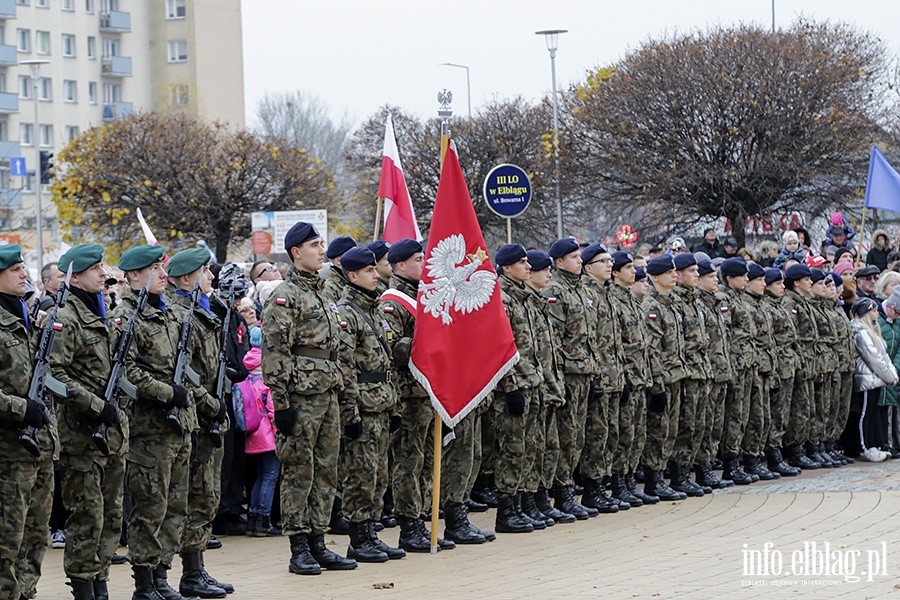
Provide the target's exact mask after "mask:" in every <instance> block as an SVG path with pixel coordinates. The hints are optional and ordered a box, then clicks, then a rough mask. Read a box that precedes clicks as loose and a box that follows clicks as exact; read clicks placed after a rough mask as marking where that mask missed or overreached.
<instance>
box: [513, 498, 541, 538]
mask: <svg viewBox="0 0 900 600" xmlns="http://www.w3.org/2000/svg"><path fill="white" fill-rule="evenodd" d="M523 496H524V492H516V494H515V495H514V496H513V506H515V507H516V514H517V515H519V517H520V518H522V519H525V520H526V521H528V522H529V523H531V527H532V528H533V529H534V530H535V531H538V530H540V529H547V524H546V523H544V519H543V518H541V519H535V518H534V517H532V516H531V515H529V514H528V513H527V512H525V509H524V508H522V497H523Z"/></svg>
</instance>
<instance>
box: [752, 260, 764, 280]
mask: <svg viewBox="0 0 900 600" xmlns="http://www.w3.org/2000/svg"><path fill="white" fill-rule="evenodd" d="M765 276H766V269H765V268H764V267H763V266H762V265H758V264H756V263H750V264H749V265H747V279H759V278H760V277H765Z"/></svg>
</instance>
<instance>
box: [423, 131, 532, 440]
mask: <svg viewBox="0 0 900 600" xmlns="http://www.w3.org/2000/svg"><path fill="white" fill-rule="evenodd" d="M518 360H519V351H518V349H517V348H516V342H515V338H514V337H513V333H512V328H511V327H510V325H509V319H508V318H507V316H506V311H505V309H504V308H503V301H502V300H501V298H500V286H499V283H498V282H497V273H496V272H495V271H494V268H493V267H492V265H491V260H490V257H488V254H487V245H486V244H485V243H484V235H483V234H482V233H481V227H480V226H479V224H478V218H477V217H476V216H475V207H474V206H473V205H472V199H471V197H470V196H469V189H468V186H467V185H466V180H465V178H464V177H463V173H462V169H461V168H460V166H459V159H458V158H457V155H456V146H455V145H454V144H453V142H452V141H451V142H450V145H449V147H448V148H447V153H446V155H445V156H444V164H443V166H442V167H441V179H440V182H439V183H438V191H437V197H436V198H435V201H434V215H433V218H432V220H431V229H430V230H429V232H428V248H427V250H426V251H425V268H424V269H423V272H422V278H421V280H420V281H419V295H418V302H417V307H416V329H415V333H414V335H413V343H412V351H411V352H410V365H409V366H410V370H411V371H412V373H413V376H415V378H416V380H417V381H418V382H419V383H421V384H422V387H424V388H425V389H426V390H427V391H428V394H429V396H431V402H432V404H433V405H434V409H435V410H436V411H437V412H438V414H440V416H441V419H442V420H443V421H444V423H446V424H447V425H448V426H449V427H453V426H455V425H456V424H457V423H459V421H461V420H462V419H463V417H465V416H466V415H467V414H468V413H469V412H471V411H472V410H473V409H474V408H475V407H476V406H478V404H479V403H480V402H481V401H482V400H484V398H485V397H486V396H487V395H488V394H490V393H491V392H492V391H493V389H494V387H495V386H496V385H497V382H498V381H499V380H500V378H501V377H503V376H504V375H505V374H506V373H507V372H508V371H509V370H510V369H511V368H512V367H513V366H514V365H515V364H516V363H517V362H518Z"/></svg>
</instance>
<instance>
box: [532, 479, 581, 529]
mask: <svg viewBox="0 0 900 600" xmlns="http://www.w3.org/2000/svg"><path fill="white" fill-rule="evenodd" d="M534 503H535V504H536V505H537V507H538V509H540V511H541V512H542V513H544V514H545V515H547V516H548V517H550V518H551V519H553V520H554V521H556V522H557V523H574V522H575V521H577V520H578V519H576V518H575V515H570V514H569V513H564V512H562V511H561V510H559V509H558V508H556V507H555V506H553V505H552V504H550V494H548V493H547V490H545V489H543V488H541V489H539V490H538V491H537V492H536V493H535V495H534Z"/></svg>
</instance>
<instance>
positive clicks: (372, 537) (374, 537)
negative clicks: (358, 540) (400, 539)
mask: <svg viewBox="0 0 900 600" xmlns="http://www.w3.org/2000/svg"><path fill="white" fill-rule="evenodd" d="M366 523H367V525H368V528H369V541H371V542H372V545H373V546H375V547H376V548H378V549H379V550H381V551H382V552H384V553H385V554H387V557H388V559H389V560H399V559H401V558H406V551H405V550H403V549H402V548H394V547H392V546H388V545H387V544H385V543H384V542H383V541H381V540H380V539H378V534H377V533H375V522H374V521H367V522H366Z"/></svg>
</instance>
